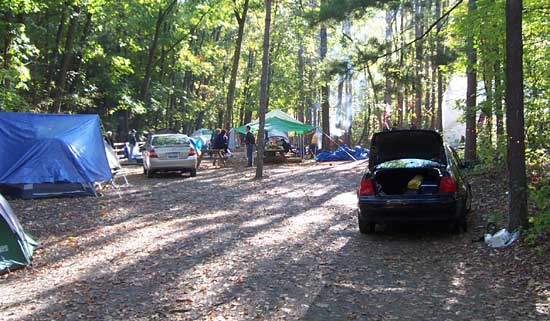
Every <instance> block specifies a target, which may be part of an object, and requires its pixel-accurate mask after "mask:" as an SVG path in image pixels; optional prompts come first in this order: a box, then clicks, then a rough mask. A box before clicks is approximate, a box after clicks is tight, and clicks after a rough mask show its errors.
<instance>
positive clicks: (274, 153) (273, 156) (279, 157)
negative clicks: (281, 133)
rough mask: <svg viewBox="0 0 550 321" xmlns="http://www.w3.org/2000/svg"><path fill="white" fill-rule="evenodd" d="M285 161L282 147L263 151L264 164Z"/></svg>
mask: <svg viewBox="0 0 550 321" xmlns="http://www.w3.org/2000/svg"><path fill="white" fill-rule="evenodd" d="M285 161H286V153H285V149H284V148H283V147H280V146H279V147H277V148H273V147H271V148H266V149H265V150H264V162H265V163H266V164H275V163H284V162H285Z"/></svg>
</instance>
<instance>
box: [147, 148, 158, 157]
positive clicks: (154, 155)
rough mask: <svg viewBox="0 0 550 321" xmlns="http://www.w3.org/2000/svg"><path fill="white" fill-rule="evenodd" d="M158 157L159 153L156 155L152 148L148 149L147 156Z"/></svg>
mask: <svg viewBox="0 0 550 321" xmlns="http://www.w3.org/2000/svg"><path fill="white" fill-rule="evenodd" d="M158 157H159V155H157V153H156V152H155V150H154V149H151V150H150V151H149V158H158Z"/></svg>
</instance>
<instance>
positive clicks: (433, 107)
mask: <svg viewBox="0 0 550 321" xmlns="http://www.w3.org/2000/svg"><path fill="white" fill-rule="evenodd" d="M436 82H437V66H436V65H435V64H433V63H432V80H431V81H430V110H431V111H432V121H431V125H430V129H435V128H436V127H437V116H438V111H437V110H436V105H435V96H436V94H435V90H436Z"/></svg>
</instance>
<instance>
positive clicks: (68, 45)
mask: <svg viewBox="0 0 550 321" xmlns="http://www.w3.org/2000/svg"><path fill="white" fill-rule="evenodd" d="M80 10H81V7H80V6H75V7H74V11H73V13H72V15H71V20H70V22H69V28H68V30H67V37H66V40H65V48H64V49H63V59H62V60H61V67H60V68H59V74H58V76H57V81H56V82H55V89H54V91H53V95H52V99H53V105H52V112H56V113H60V112H61V102H62V98H63V93H64V91H65V84H66V82H67V74H68V72H69V68H70V67H71V64H72V62H73V49H74V40H75V38H76V34H77V28H78V20H79V17H80Z"/></svg>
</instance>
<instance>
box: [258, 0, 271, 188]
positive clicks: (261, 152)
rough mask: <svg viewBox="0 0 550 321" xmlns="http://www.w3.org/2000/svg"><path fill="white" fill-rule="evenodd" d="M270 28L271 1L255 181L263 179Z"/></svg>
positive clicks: (267, 8) (267, 12) (267, 10)
mask: <svg viewBox="0 0 550 321" xmlns="http://www.w3.org/2000/svg"><path fill="white" fill-rule="evenodd" d="M270 26H271V0H265V29H264V42H263V57H262V76H261V80H260V108H259V110H258V118H259V124H258V125H259V130H258V161H257V162H256V164H257V165H256V179H261V178H262V177H263V171H264V147H265V111H266V109H267V86H268V83H269V79H268V77H269V28H270Z"/></svg>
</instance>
